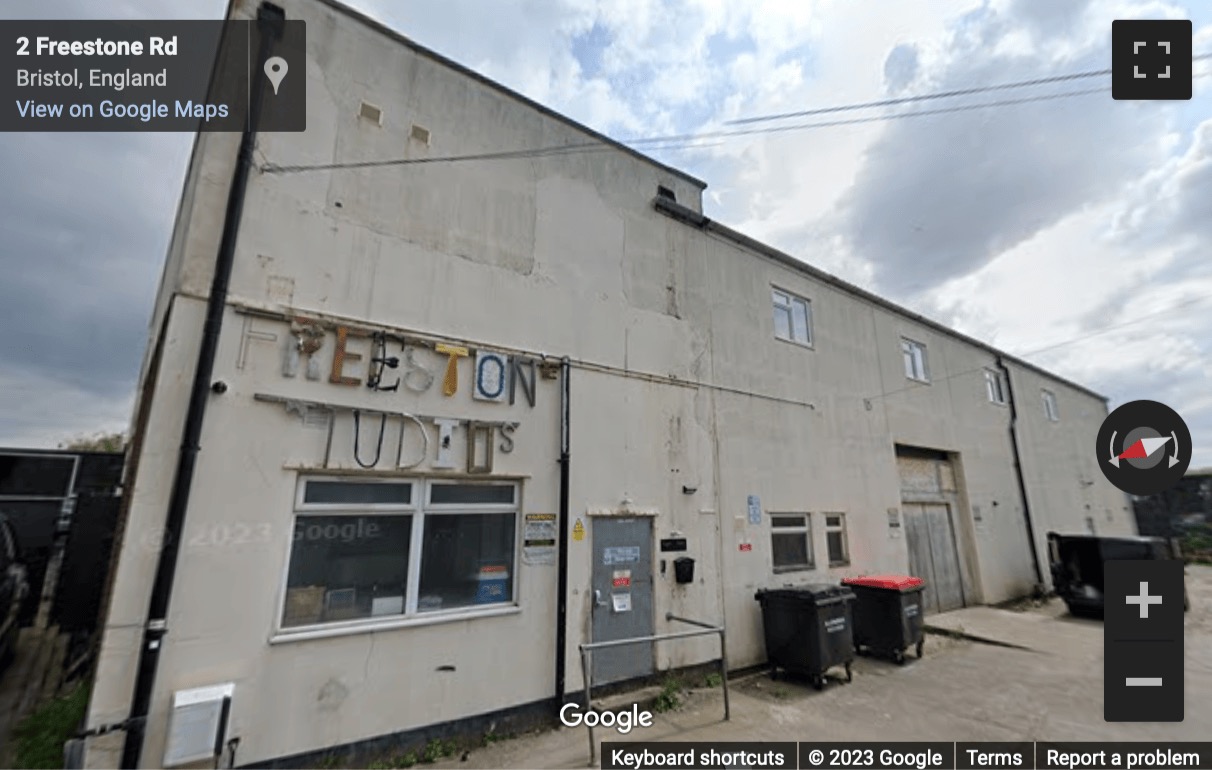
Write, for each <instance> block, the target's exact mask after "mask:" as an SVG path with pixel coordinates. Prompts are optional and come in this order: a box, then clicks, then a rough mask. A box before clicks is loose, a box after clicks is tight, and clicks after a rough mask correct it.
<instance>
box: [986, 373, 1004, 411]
mask: <svg viewBox="0 0 1212 770" xmlns="http://www.w3.org/2000/svg"><path fill="white" fill-rule="evenodd" d="M985 393H987V394H988V396H989V400H990V401H991V402H993V403H995V404H1004V403H1006V380H1005V378H1004V377H1003V376H1002V373H1001V372H999V371H998V370H996V369H986V370H985Z"/></svg>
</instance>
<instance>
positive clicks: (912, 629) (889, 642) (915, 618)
mask: <svg viewBox="0 0 1212 770" xmlns="http://www.w3.org/2000/svg"><path fill="white" fill-rule="evenodd" d="M842 585H844V586H846V587H848V588H849V589H850V590H852V591H854V596H855V602H854V648H855V649H856V650H859V651H862V650H864V649H865V650H866V651H868V652H871V653H874V654H877V655H885V656H887V657H890V658H892V659H893V660H895V661H896V662H897V663H904V662H905V650H906V649H908V648H910V647H913V648H915V651H916V652H917V657H919V658H920V657H922V646H923V645H924V643H925V642H924V639H925V637H924V635H923V630H922V591H923V589H925V587H926V581H925V580H922V579H921V578H920V577H913V576H912V575H866V576H863V577H855V578H846V579H845V580H843V581H842Z"/></svg>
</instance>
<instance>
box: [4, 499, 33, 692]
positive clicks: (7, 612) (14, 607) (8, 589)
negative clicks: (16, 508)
mask: <svg viewBox="0 0 1212 770" xmlns="http://www.w3.org/2000/svg"><path fill="white" fill-rule="evenodd" d="M28 593H29V581H28V579H27V578H26V572H25V565H24V564H22V563H21V550H20V548H19V546H18V544H17V536H16V534H15V533H14V532H13V525H12V522H10V521H9V520H8V517H7V516H5V515H4V514H3V513H0V671H2V670H4V669H5V668H7V666H8V664H9V662H10V661H11V660H12V657H13V653H14V652H16V650H17V632H18V631H19V630H20V625H21V623H20V621H21V606H22V604H23V603H24V602H25V597H26V595H27V594H28Z"/></svg>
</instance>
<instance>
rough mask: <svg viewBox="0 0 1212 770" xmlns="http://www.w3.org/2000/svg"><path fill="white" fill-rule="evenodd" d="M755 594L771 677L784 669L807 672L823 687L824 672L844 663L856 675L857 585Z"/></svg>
mask: <svg viewBox="0 0 1212 770" xmlns="http://www.w3.org/2000/svg"><path fill="white" fill-rule="evenodd" d="M754 598H755V599H757V600H758V602H760V603H761V605H762V625H763V627H764V628H765V632H766V658H767V660H769V662H770V666H771V672H770V674H771V676H772V677H774V676H777V674H778V671H779V669H782V670H783V671H786V672H788V673H791V674H798V675H800V676H804V677H807V678H808V679H809V680H810V681H811V682H812V684H813V686H814V687H816V689H818V690H820V689H822V688H823V687H824V686H825V672H826V671H828V670H829V669H831V668H833V667H834V666H844V667H845V668H846V681H847V682H849V681H850V680H851V679H852V676H851V673H850V664H851V663H853V662H854V634H853V623H852V620H851V605H852V604H853V603H854V592H853V591H851V590H850V589H849V588H846V587H845V586H835V585H825V584H816V585H806V586H799V587H796V588H774V589H767V590H764V591H758V592H757V595H756V596H754Z"/></svg>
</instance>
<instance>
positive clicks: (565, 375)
mask: <svg viewBox="0 0 1212 770" xmlns="http://www.w3.org/2000/svg"><path fill="white" fill-rule="evenodd" d="M571 373H572V366H571V364H570V363H569V360H568V357H567V356H565V357H564V360H563V362H562V364H561V367H560V535H559V538H560V543H559V567H558V568H557V569H558V570H559V571H558V572H557V577H556V583H557V586H556V650H555V659H556V664H555V678H556V694H555V707H556V708H557V709H559V708H560V707H561V706H563V705H564V693H565V689H566V688H565V682H564V670H565V665H564V663H565V661H564V655H565V650H564V646H565V645H566V644H567V643H568V539H569V537H570V534H571V531H572V528H571V527H569V526H568V507H569V506H568V484H569V481H568V471H569V461H570V458H571V453H570V451H569V449H570V443H569V433H570V430H571V427H572V411H571V403H570V402H571V399H570V387H569V375H570V374H571Z"/></svg>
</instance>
